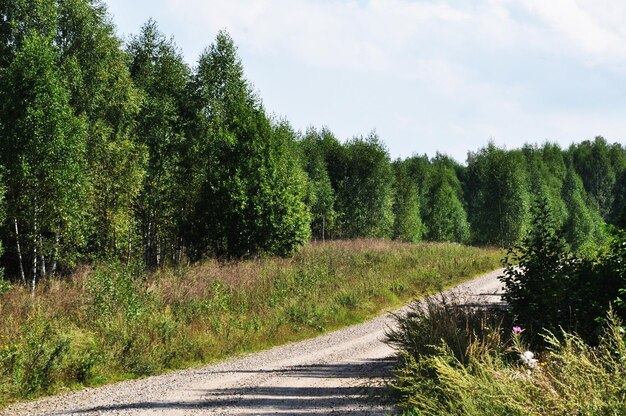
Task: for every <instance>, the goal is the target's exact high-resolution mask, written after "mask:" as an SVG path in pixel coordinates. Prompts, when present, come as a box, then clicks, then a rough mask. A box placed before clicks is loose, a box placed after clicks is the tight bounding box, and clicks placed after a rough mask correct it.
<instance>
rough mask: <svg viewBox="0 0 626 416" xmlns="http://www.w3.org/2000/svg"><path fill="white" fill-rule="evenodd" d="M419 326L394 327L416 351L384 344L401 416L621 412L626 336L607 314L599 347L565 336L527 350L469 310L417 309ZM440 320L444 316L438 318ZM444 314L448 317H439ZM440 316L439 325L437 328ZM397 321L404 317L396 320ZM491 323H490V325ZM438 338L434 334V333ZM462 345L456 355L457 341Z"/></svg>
mask: <svg viewBox="0 0 626 416" xmlns="http://www.w3.org/2000/svg"><path fill="white" fill-rule="evenodd" d="M419 314H420V317H419V318H417V320H419V321H420V324H417V323H415V324H411V325H409V326H406V325H405V326H401V327H400V328H401V329H399V334H395V335H394V337H397V336H399V337H400V338H401V339H408V340H410V339H413V336H414V337H415V338H418V339H424V340H425V342H430V343H431V345H433V346H432V347H430V348H429V349H427V350H425V349H422V350H420V351H415V350H412V349H411V348H410V344H409V345H406V344H405V343H404V342H401V343H398V342H395V339H396V338H394V340H392V341H391V343H392V345H393V346H395V347H396V348H398V349H399V350H400V354H401V356H402V357H403V362H402V363H401V365H400V367H399V369H398V370H397V371H396V379H395V380H394V381H393V382H392V386H393V387H394V388H395V390H396V391H397V393H398V394H399V406H400V408H402V409H404V410H405V413H404V414H405V415H433V414H446V415H484V414H485V413H490V414H496V415H520V416H521V415H537V416H539V415H546V414H551V415H567V414H577V415H597V414H622V413H624V412H625V411H626V405H625V403H626V402H625V401H624V391H625V389H626V381H625V379H624V377H623V375H624V371H626V359H625V357H626V338H625V336H624V327H623V325H622V323H621V321H619V320H618V319H616V318H615V316H614V315H612V314H610V313H609V315H608V317H607V324H606V325H605V327H604V330H603V334H602V337H601V342H600V344H599V346H598V347H592V346H590V345H588V344H586V343H585V342H584V341H583V340H582V339H581V338H579V337H578V336H576V335H573V334H571V333H567V332H562V333H560V336H559V337H556V336H554V335H552V334H546V335H544V337H543V340H544V344H545V345H547V346H548V347H547V349H546V350H544V351H540V352H535V353H534V357H535V358H533V359H532V360H534V361H532V360H528V359H526V360H524V359H522V355H528V354H529V353H530V354H532V352H530V351H528V350H527V346H526V345H525V343H524V335H525V332H522V334H521V335H519V334H514V333H512V331H511V330H510V327H503V326H502V325H499V324H498V322H497V321H496V322H493V321H491V322H489V321H488V320H485V317H484V316H481V315H480V314H479V313H476V312H475V311H472V310H471V309H461V310H458V309H452V310H451V309H450V308H448V307H446V306H444V307H439V308H435V309H433V308H431V311H429V312H419ZM442 315H443V316H442ZM446 315H448V316H447V317H446ZM442 319H443V321H444V322H446V324H445V325H442V324H440V321H441V320H442ZM398 321H399V324H401V325H402V324H404V323H406V321H407V318H398ZM494 323H495V324H496V325H495V326H493V324H494ZM441 329H443V330H444V333H443V335H442V336H441V338H437V337H439V336H440V335H441V334H440V330H441ZM459 338H461V339H463V340H467V339H469V340H470V341H469V343H468V344H467V347H466V348H465V349H464V351H463V354H461V358H459V356H458V348H457V345H456V344H455V342H456V340H457V339H459Z"/></svg>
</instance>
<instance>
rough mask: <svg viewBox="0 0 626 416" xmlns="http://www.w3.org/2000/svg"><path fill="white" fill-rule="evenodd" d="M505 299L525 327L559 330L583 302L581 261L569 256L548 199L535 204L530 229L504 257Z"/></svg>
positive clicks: (535, 329) (503, 280) (502, 279)
mask: <svg viewBox="0 0 626 416" xmlns="http://www.w3.org/2000/svg"><path fill="white" fill-rule="evenodd" d="M504 264H505V266H506V269H505V271H504V275H503V276H501V277H500V279H501V281H502V282H503V283H504V295H503V299H504V300H505V301H506V302H507V303H508V304H509V306H510V308H511V312H512V313H513V314H514V315H515V316H517V317H518V319H519V320H520V322H521V323H522V324H523V325H524V327H526V328H528V329H529V331H531V332H533V333H534V334H535V335H537V334H538V333H539V330H540V329H541V328H547V329H549V330H551V331H556V330H558V328H559V326H560V325H567V324H568V323H571V322H572V321H571V319H570V318H571V316H572V315H571V314H572V307H574V305H576V306H581V305H580V303H581V302H582V301H583V300H584V298H583V299H580V298H577V297H574V296H572V294H573V293H574V292H576V296H581V295H582V293H581V292H580V290H581V289H582V288H581V287H579V286H578V283H579V264H578V263H577V262H575V261H574V260H573V258H572V257H571V256H570V254H569V252H568V250H567V246H566V243H565V241H564V239H563V237H562V235H561V233H560V232H559V229H558V228H557V225H556V224H555V221H554V218H553V217H552V213H551V212H550V210H549V207H548V202H547V200H546V199H542V200H539V201H538V202H537V205H536V206H535V207H534V212H533V219H532V224H531V229H530V231H529V233H528V235H527V236H526V237H525V238H524V239H523V240H522V243H521V245H520V246H518V247H515V248H511V249H510V250H509V253H508V255H507V257H506V258H505V260H504Z"/></svg>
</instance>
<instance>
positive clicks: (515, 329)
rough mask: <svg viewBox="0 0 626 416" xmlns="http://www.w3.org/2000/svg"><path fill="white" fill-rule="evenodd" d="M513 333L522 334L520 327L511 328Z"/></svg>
mask: <svg viewBox="0 0 626 416" xmlns="http://www.w3.org/2000/svg"><path fill="white" fill-rule="evenodd" d="M513 333H514V334H521V333H522V327H519V326H514V327H513Z"/></svg>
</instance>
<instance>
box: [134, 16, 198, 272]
mask: <svg viewBox="0 0 626 416" xmlns="http://www.w3.org/2000/svg"><path fill="white" fill-rule="evenodd" d="M127 50H128V54H129V56H130V59H131V60H130V64H129V68H130V74H131V76H132V79H133V81H134V82H135V85H136V86H137V87H138V89H139V90H140V92H141V93H142V106H141V111H140V113H139V115H138V118H137V126H136V135H137V137H138V139H139V141H140V142H141V143H142V144H144V145H145V146H146V148H147V150H148V155H149V157H148V162H147V166H146V175H145V177H144V178H143V186H142V190H141V195H140V197H139V209H138V211H139V212H138V217H139V221H140V227H141V234H142V240H143V247H144V261H145V263H146V265H148V266H149V267H152V266H158V265H162V264H163V262H164V261H165V260H168V259H169V260H170V261H172V262H174V261H176V260H177V250H179V249H180V247H179V245H180V244H179V239H180V235H181V230H180V225H181V221H180V215H181V212H184V210H185V201H184V199H185V198H186V197H187V196H188V195H187V192H186V188H185V187H182V186H180V184H181V183H184V176H183V170H182V168H181V165H182V162H183V160H184V155H185V151H184V149H183V147H184V145H185V134H184V133H185V132H184V128H185V127H186V118H185V106H186V96H187V83H188V81H189V77H190V71H189V68H188V67H187V65H186V64H185V63H184V61H183V58H182V56H181V55H180V53H179V52H178V51H177V49H176V46H175V45H174V43H173V41H171V40H168V39H166V38H165V36H164V35H163V34H161V33H160V32H159V30H158V28H157V25H156V23H155V22H154V21H153V20H150V21H148V22H147V23H146V24H145V25H144V26H143V27H142V29H141V33H140V35H138V36H136V37H133V38H132V39H131V41H130V42H129V44H128V47H127Z"/></svg>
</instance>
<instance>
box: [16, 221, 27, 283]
mask: <svg viewBox="0 0 626 416" xmlns="http://www.w3.org/2000/svg"><path fill="white" fill-rule="evenodd" d="M13 224H15V244H16V245H17V259H18V261H19V263H20V277H21V278H22V284H23V285H24V286H26V275H25V274H24V262H23V260H22V247H21V246H20V231H19V229H18V228H17V218H16V217H13Z"/></svg>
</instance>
